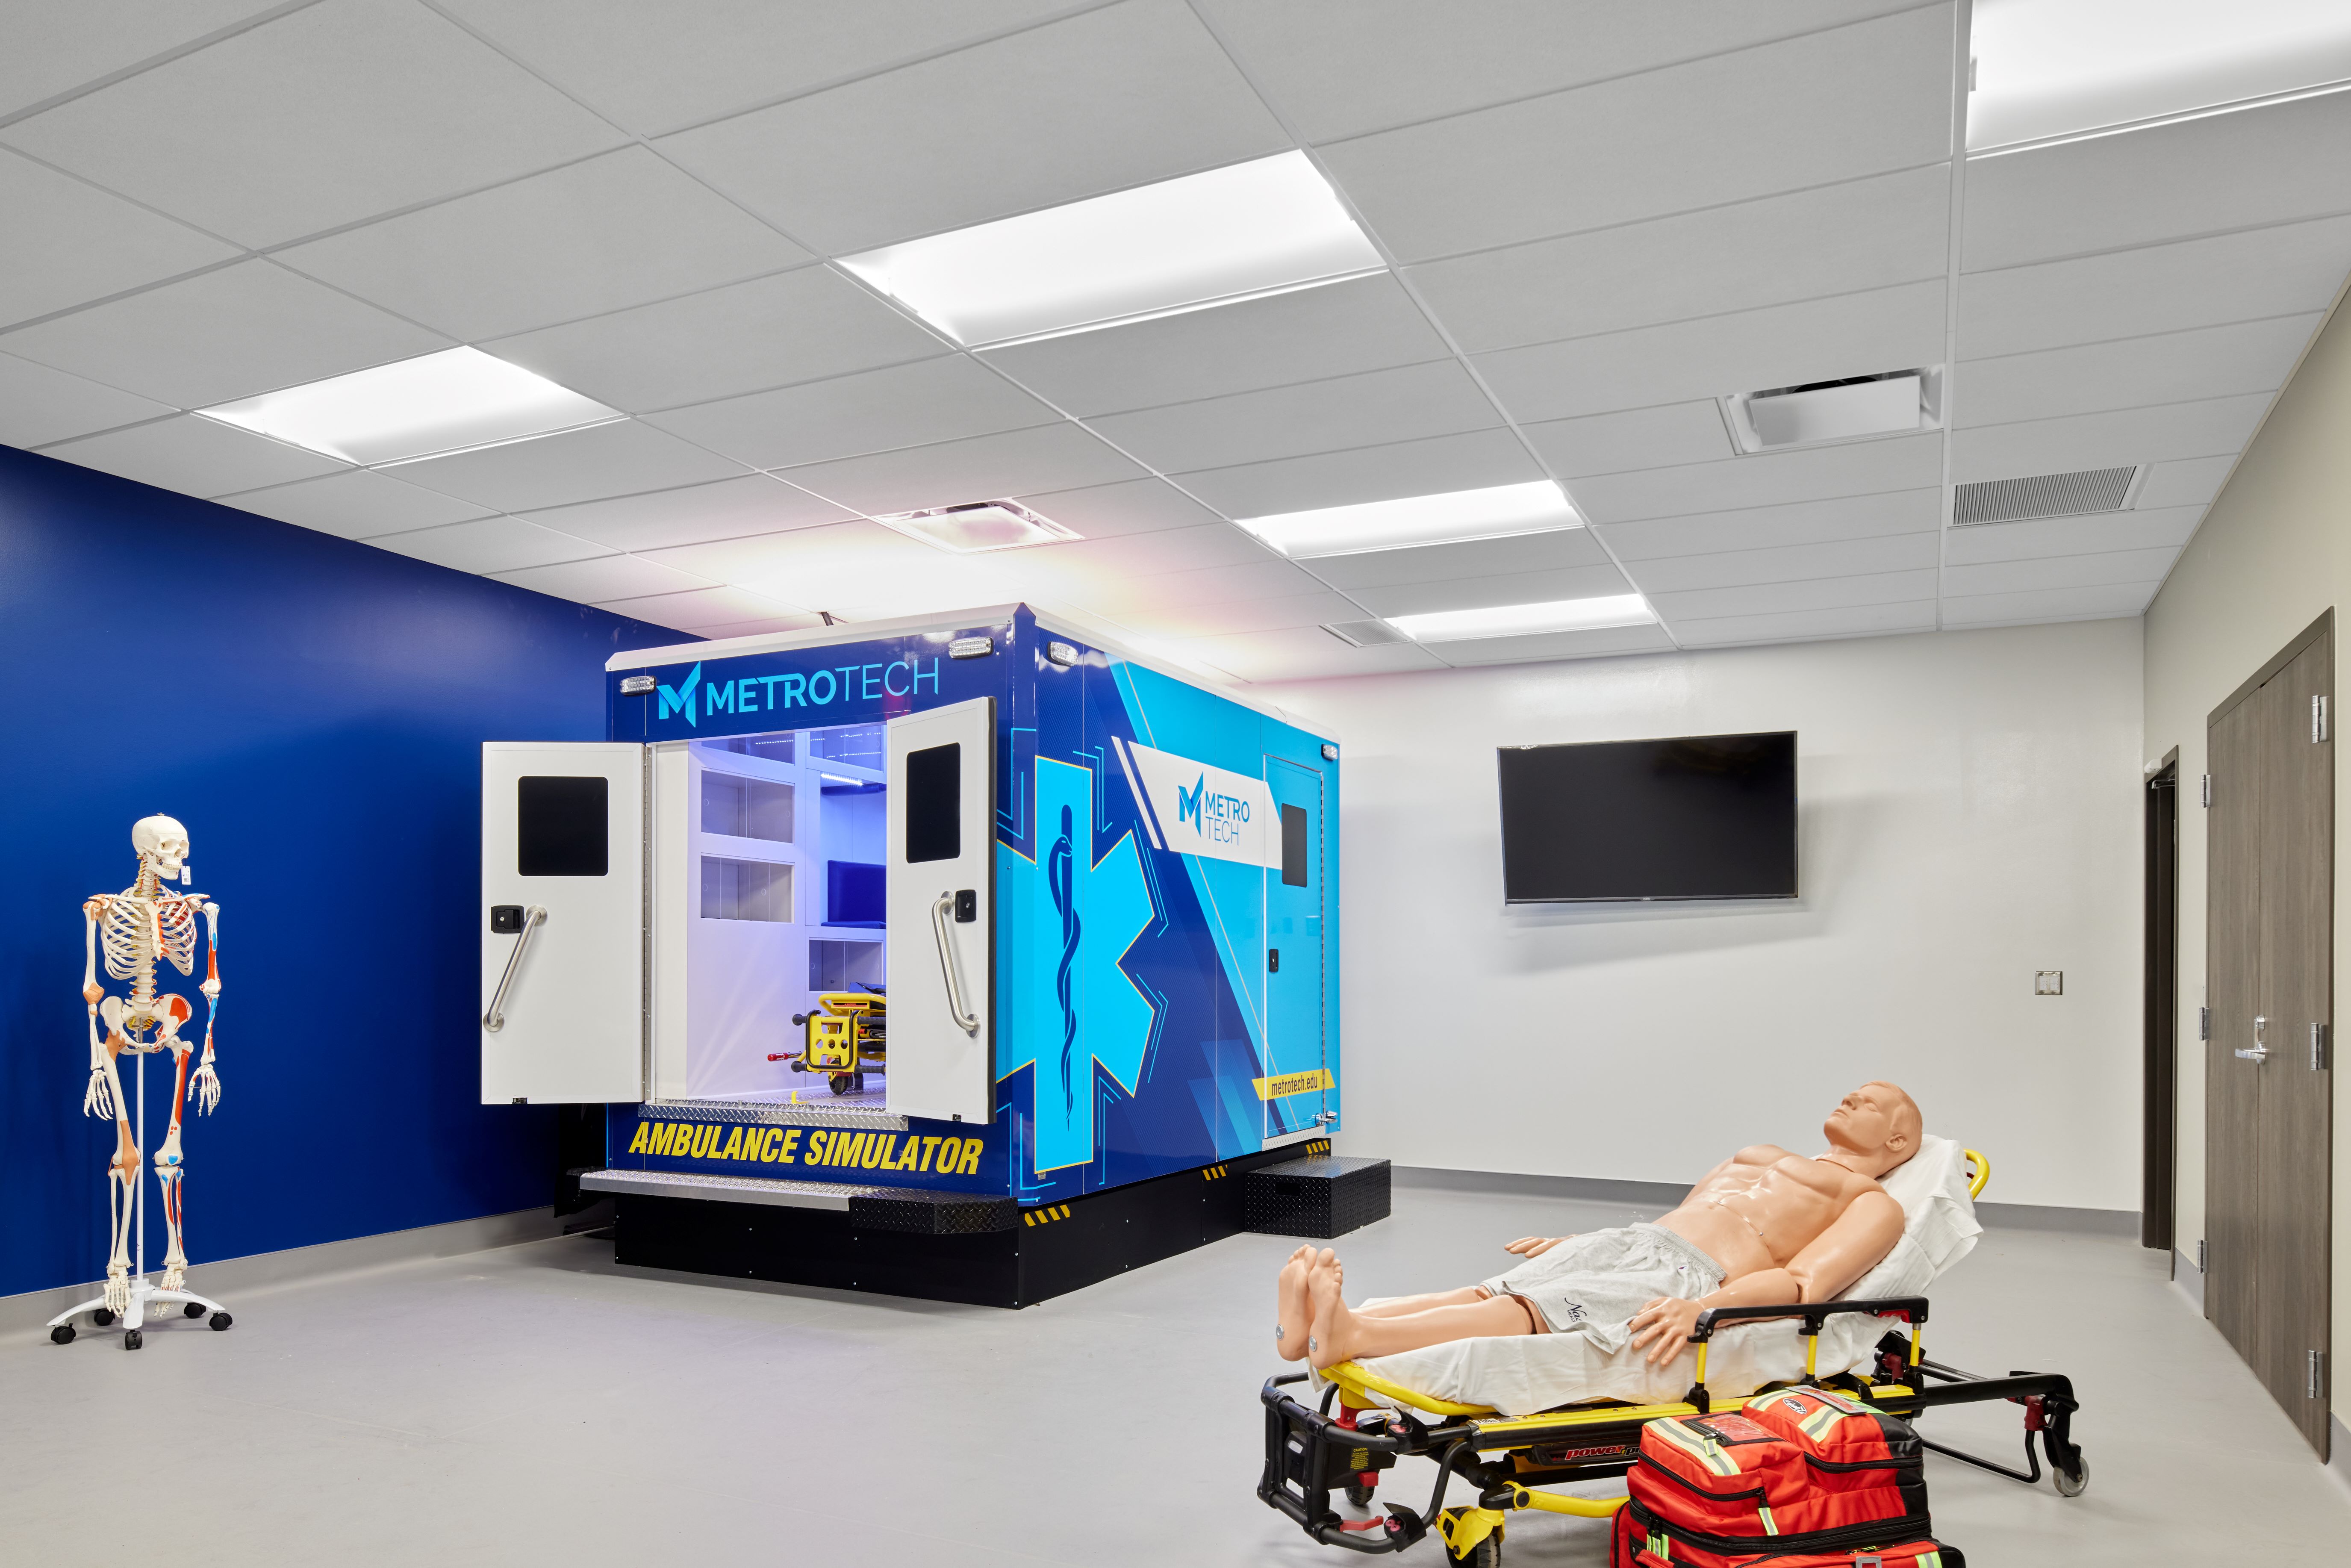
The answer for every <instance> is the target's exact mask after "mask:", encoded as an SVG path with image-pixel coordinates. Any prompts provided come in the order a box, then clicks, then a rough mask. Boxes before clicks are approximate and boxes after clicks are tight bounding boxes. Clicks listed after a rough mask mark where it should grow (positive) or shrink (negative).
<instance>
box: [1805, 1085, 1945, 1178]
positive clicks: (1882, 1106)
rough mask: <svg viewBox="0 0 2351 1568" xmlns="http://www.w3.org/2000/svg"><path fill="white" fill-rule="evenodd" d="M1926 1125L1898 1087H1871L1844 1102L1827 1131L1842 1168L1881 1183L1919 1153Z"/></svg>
mask: <svg viewBox="0 0 2351 1568" xmlns="http://www.w3.org/2000/svg"><path fill="white" fill-rule="evenodd" d="M1926 1125H1927V1124H1926V1121H1925V1119H1924V1118H1923V1117H1921V1116H1920V1115H1919V1114H1918V1103H1917V1101H1916V1100H1913V1099H1911V1098H1910V1096H1909V1095H1907V1094H1906V1093H1904V1092H1902V1091H1901V1090H1900V1089H1899V1088H1898V1087H1896V1085H1894V1084H1891V1083H1886V1082H1870V1083H1865V1084H1863V1085H1862V1086H1861V1087H1860V1088H1858V1089H1856V1090H1855V1091H1854V1092H1852V1093H1850V1094H1848V1095H1846V1096H1845V1097H1844V1099H1842V1100H1840V1101H1838V1102H1837V1107H1836V1109H1835V1110H1834V1111H1832V1112H1830V1113H1829V1119H1828V1120H1827V1121H1826V1122H1825V1123H1823V1124H1822V1126H1821V1131H1822V1132H1823V1133H1824V1134H1827V1135H1828V1140H1829V1152H1830V1153H1831V1154H1832V1155H1835V1156H1837V1163H1838V1164H1839V1165H1842V1166H1846V1167H1848V1168H1849V1169H1851V1170H1853V1171H1855V1172H1857V1173H1858V1174H1860V1175H1862V1176H1869V1177H1871V1178H1872V1179H1875V1178H1876V1177H1878V1176H1884V1175H1885V1174H1886V1172H1887V1171H1890V1170H1892V1169H1893V1168H1894V1167H1895V1166H1898V1165H1900V1164H1901V1163H1902V1162H1903V1161H1904V1160H1907V1159H1908V1158H1909V1157H1910V1156H1911V1155H1915V1154H1917V1152H1918V1138H1919V1135H1920V1134H1922V1133H1924V1132H1925V1131H1926Z"/></svg>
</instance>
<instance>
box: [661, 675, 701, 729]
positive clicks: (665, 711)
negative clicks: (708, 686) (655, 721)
mask: <svg viewBox="0 0 2351 1568" xmlns="http://www.w3.org/2000/svg"><path fill="white" fill-rule="evenodd" d="M701 680H702V666H701V665H700V664H696V665H695V666H694V668H692V669H691V670H688V671H687V672H686V673H685V679H684V681H682V682H680V683H679V684H678V685H677V686H676V687H675V688H674V689H673V688H671V687H669V686H664V687H662V688H661V689H660V691H659V692H657V693H655V694H654V695H655V696H656V698H657V699H658V700H657V702H656V704H655V709H656V711H655V712H654V714H653V716H654V717H655V718H667V717H668V716H670V715H672V714H674V713H682V714H684V716H685V722H686V723H688V724H692V723H693V722H694V688H695V686H696V685H699V684H700V683H701Z"/></svg>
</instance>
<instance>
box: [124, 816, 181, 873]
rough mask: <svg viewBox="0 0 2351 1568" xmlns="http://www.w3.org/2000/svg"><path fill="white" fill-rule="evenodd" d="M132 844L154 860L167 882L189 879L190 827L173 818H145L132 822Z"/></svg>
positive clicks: (143, 859) (158, 871)
mask: <svg viewBox="0 0 2351 1568" xmlns="http://www.w3.org/2000/svg"><path fill="white" fill-rule="evenodd" d="M131 848H132V849H134V850H136V851H137V852H139V858H140V859H141V860H142V861H145V862H150V863H152V865H153V866H154V868H155V874H156V876H157V877H159V878H161V879H162V880H163V881H165V882H172V881H179V882H185V881H186V880H187V876H188V866H187V860H188V830H187V829H185V828H183V827H182V826H180V823H179V821H178V819H176V818H172V817H163V816H155V817H141V818H140V819H139V820H138V821H135V822H133V823H131Z"/></svg>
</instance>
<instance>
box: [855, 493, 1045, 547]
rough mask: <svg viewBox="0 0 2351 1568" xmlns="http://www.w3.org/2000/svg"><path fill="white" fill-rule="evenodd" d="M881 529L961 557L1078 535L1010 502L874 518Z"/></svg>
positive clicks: (933, 509) (978, 504)
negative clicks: (951, 551) (888, 529)
mask: <svg viewBox="0 0 2351 1568" xmlns="http://www.w3.org/2000/svg"><path fill="white" fill-rule="evenodd" d="M873 520H874V521H875V522H877V523H880V524H881V525H882V526H883V527H884V528H895V529H897V530H898V531H899V532H900V533H902V534H906V535H909V536H911V537H913V538H918V539H921V540H923V541H924V542H925V543H926V544H935V545H937V546H938V547H939V548H940V549H951V550H954V551H956V552H957V553H958V554H962V555H974V554H977V553H978V552H979V551H981V550H991V549H1018V548H1019V546H1021V545H1050V544H1059V543H1061V541H1062V540H1064V539H1073V538H1077V537H1078V536H1077V535H1076V534H1074V533H1072V532H1071V530H1069V529H1068V528H1063V527H1062V526H1061V524H1059V523H1057V522H1054V521H1052V520H1051V519H1050V518H1048V517H1039V516H1038V515H1037V514H1036V513H1034V512H1032V511H1030V510H1029V508H1028V507H1020V506H1015V505H1014V504H1013V503H1012V502H1010V501H977V502H974V503H972V504H971V505H969V506H963V507H932V508H931V509H930V510H929V511H926V512H898V513H893V515H891V516H889V517H876V518H874V519H873Z"/></svg>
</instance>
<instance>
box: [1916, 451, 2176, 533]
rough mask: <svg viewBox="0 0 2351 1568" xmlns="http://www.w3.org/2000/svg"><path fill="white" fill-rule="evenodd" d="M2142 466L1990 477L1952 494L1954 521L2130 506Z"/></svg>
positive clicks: (2017, 519)
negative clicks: (2027, 476) (2015, 476)
mask: <svg viewBox="0 0 2351 1568" xmlns="http://www.w3.org/2000/svg"><path fill="white" fill-rule="evenodd" d="M2145 471H2146V469H2145V465H2139V466H2136V467H2130V468H2083V469H2079V470H2077V471H2075V472H2074V473H2071V474H2035V475H2033V476H2031V477H2030V478H2024V479H1986V480H1983V481H1981V482H1980V483H1977V484H1972V485H1961V486H1958V487H1957V488H1956V489H1955V490H1954V491H1953V493H1952V497H1951V523H1952V526H1954V527H1956V528H1966V527H1969V526H1970V525H1971V524H1975V523H2022V522H2027V521H2030V520H2031V519H2032V518H2034V517H2086V516H2089V515H2091V514H2093V513H2096V512H2119V511H2122V510H2124V509H2125V508H2126V507H2128V506H2129V505H2130V504H2131V501H2132V499H2133V498H2134V497H2135V495H2136V493H2137V488H2138V476H2140V475H2141V474H2142V473H2144V472H2145Z"/></svg>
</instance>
